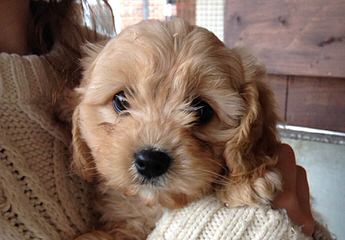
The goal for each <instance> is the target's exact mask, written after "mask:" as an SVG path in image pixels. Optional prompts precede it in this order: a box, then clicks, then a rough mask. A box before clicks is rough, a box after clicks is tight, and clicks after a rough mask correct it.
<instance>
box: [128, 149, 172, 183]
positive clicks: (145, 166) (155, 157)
mask: <svg viewBox="0 0 345 240" xmlns="http://www.w3.org/2000/svg"><path fill="white" fill-rule="evenodd" d="M171 161H172V160H171V157H170V156H169V155H168V154H167V153H165V152H164V151H161V150H157V149H154V148H146V149H143V150H140V151H139V152H137V153H135V155H134V165H135V167H136V169H137V171H138V173H139V174H141V175H142V176H143V177H144V178H146V179H152V178H155V177H159V176H161V175H163V174H164V173H165V172H167V170H168V169H169V166H170V164H171Z"/></svg>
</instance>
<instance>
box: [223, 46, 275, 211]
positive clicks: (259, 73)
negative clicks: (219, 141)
mask: <svg viewBox="0 0 345 240" xmlns="http://www.w3.org/2000/svg"><path fill="white" fill-rule="evenodd" d="M234 54H236V55H237V57H238V58H239V59H238V60H239V61H238V62H239V63H240V69H241V71H238V70H237V72H242V76H241V77H240V78H242V80H241V81H240V84H239V91H240V95H241V96H242V98H243V100H244V102H245V112H244V115H243V117H242V119H241V121H240V124H239V126H238V127H237V128H236V129H235V133H234V135H233V136H232V137H231V139H230V140H228V142H227V143H226V145H225V150H224V158H225V161H226V164H227V167H228V168H229V182H228V183H227V184H226V186H225V189H222V191H221V198H222V200H223V201H225V202H226V203H228V204H229V205H232V206H238V205H244V204H249V205H256V204H267V203H269V201H271V200H272V199H273V197H274V194H275V193H276V191H277V190H279V189H280V177H279V174H277V173H276V172H275V171H274V170H273V167H274V166H275V164H276V163H277V157H276V150H277V147H278V146H279V140H278V139H277V133H276V123H277V115H276V113H275V105H274V99H273V94H272V92H271V91H270V89H269V88H268V87H267V86H266V85H265V84H264V83H263V82H262V81H261V80H262V78H263V77H264V76H265V69H264V67H263V66H262V65H260V64H259V63H258V62H257V61H256V59H255V58H254V57H253V56H251V55H249V54H248V53H246V52H245V51H244V50H242V49H235V50H234ZM235 72H236V71H235Z"/></svg>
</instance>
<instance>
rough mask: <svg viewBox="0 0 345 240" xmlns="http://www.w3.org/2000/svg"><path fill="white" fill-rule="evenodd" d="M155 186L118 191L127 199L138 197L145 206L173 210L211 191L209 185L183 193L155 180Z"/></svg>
mask: <svg viewBox="0 0 345 240" xmlns="http://www.w3.org/2000/svg"><path fill="white" fill-rule="evenodd" d="M155 182H156V184H152V183H144V184H135V185H131V186H129V187H127V188H125V189H121V190H120V191H121V192H122V193H123V194H124V195H125V196H127V197H138V198H139V199H141V201H142V202H143V203H144V204H145V205H146V206H154V205H157V204H159V205H161V206H162V207H165V208H170V209H175V208H181V207H184V206H186V205H187V204H188V203H190V202H192V201H194V200H196V199H198V198H200V197H201V196H203V195H205V194H207V193H208V192H209V191H211V185H210V186H209V187H206V186H205V187H204V188H200V189H195V190H192V189H190V191H188V192H187V191H183V189H179V187H178V186H175V187H171V186H172V185H174V184H173V183H172V184H168V183H167V182H166V181H164V182H163V181H162V182H161V181H159V179H156V180H155ZM169 185H171V186H170V187H169ZM115 190H117V191H118V190H119V189H115Z"/></svg>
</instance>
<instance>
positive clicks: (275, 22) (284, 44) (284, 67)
mask: <svg viewBox="0 0 345 240" xmlns="http://www.w3.org/2000/svg"><path fill="white" fill-rule="evenodd" d="M224 9H225V13H224V14H225V17H224V34H225V35H224V36H225V37H224V38H225V42H226V44H227V45H228V46H230V47H234V46H245V47H247V48H249V49H250V50H251V51H252V52H253V53H254V55H256V56H258V58H259V59H260V60H261V61H263V62H264V64H265V65H266V67H267V70H268V73H269V76H268V78H267V81H268V83H269V84H270V85H271V86H272V88H273V90H274V92H275V96H276V100H277V103H278V106H279V113H280V116H281V118H282V119H283V120H284V121H285V122H286V123H288V124H291V125H299V126H306V127H312V128H320V129H328V130H336V131H343V132H345V0H327V4H325V1H324V0H304V1H299V0H279V1H275V0H267V1H262V0H261V1H259V0H257V1H253V0H241V1H237V0H225V7H224Z"/></svg>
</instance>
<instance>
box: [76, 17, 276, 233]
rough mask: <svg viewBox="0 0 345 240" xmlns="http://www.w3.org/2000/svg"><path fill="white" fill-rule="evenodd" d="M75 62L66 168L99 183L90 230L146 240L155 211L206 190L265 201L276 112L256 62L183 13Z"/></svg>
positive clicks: (241, 201)
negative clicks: (78, 78) (77, 74)
mask: <svg viewBox="0 0 345 240" xmlns="http://www.w3.org/2000/svg"><path fill="white" fill-rule="evenodd" d="M86 52H87V54H88V57H87V58H85V59H84V60H83V67H84V69H85V71H84V77H83V80H82V82H81V85H80V87H79V88H78V89H77V92H78V94H79V104H78V106H77V107H76V109H75V111H74V114H73V158H74V159H73V165H74V168H75V170H76V171H77V172H78V173H79V174H80V176H82V177H83V178H84V179H85V180H87V181H95V182H97V200H96V204H95V206H96V207H97V210H98V211H99V212H100V213H101V218H100V223H101V226H100V228H99V229H98V230H99V231H95V232H91V233H88V234H85V235H83V236H80V237H79V238H78V239H145V238H146V237H147V235H148V234H149V233H150V231H151V230H152V229H153V228H154V226H155V222H156V221H157V220H158V219H159V217H160V214H161V209H162V208H180V207H183V206H185V205H186V204H188V203H190V202H191V201H194V200H197V199H199V198H201V197H203V196H205V195H207V194H211V193H215V194H217V196H218V197H219V199H220V200H221V201H223V202H224V203H225V204H227V205H229V206H240V205H260V204H269V202H270V201H271V200H272V198H273V196H274V194H275V193H276V192H277V191H278V190H279V189H280V185H281V183H280V178H279V174H278V173H277V172H276V171H275V170H274V166H275V164H276V162H277V157H276V153H275V152H276V149H277V146H278V145H279V140H278V139H277V134H276V121H277V116H276V114H275V112H274V101H273V98H272V93H271V91H270V90H269V89H268V88H267V87H266V86H265V84H264V83H263V82H262V81H261V80H262V78H263V77H264V75H265V71H264V68H263V67H262V66H261V65H260V64H258V63H257V62H256V60H255V59H254V58H253V57H252V56H250V55H249V54H247V53H245V52H244V51H243V50H239V49H229V48H227V47H225V46H224V44H223V43H222V42H221V41H220V40H219V39H217V37H216V36H215V35H214V34H212V33H211V32H209V31H207V30H206V29H203V28H201V27H197V26H191V25H189V24H188V23H186V22H185V21H183V20H179V19H177V20H173V21H170V22H160V21H156V20H150V21H143V22H141V23H139V24H137V25H134V26H131V27H129V28H127V29H126V30H124V31H122V32H121V33H120V34H119V35H118V36H117V37H116V38H114V39H112V40H110V41H109V42H108V43H107V44H106V45H105V46H104V47H103V46H95V45H93V46H89V47H87V50H86Z"/></svg>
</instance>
